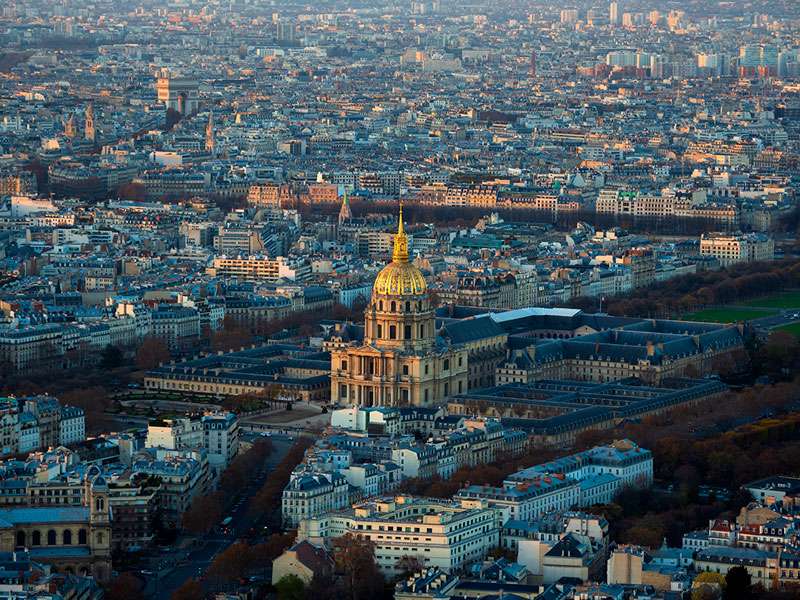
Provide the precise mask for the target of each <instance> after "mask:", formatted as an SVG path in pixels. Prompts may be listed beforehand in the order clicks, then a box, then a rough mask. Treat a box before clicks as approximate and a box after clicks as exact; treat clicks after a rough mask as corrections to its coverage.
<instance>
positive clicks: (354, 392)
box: [331, 207, 467, 406]
mask: <svg viewBox="0 0 800 600" xmlns="http://www.w3.org/2000/svg"><path fill="white" fill-rule="evenodd" d="M466 391H467V352H466V350H460V349H456V348H453V347H452V346H449V345H448V344H446V343H445V342H444V341H443V340H442V339H441V338H437V336H436V325H435V320H434V313H433V308H432V306H431V300H430V296H429V295H428V285H427V283H426V282H425V277H424V276H423V275H422V272H421V271H420V270H419V269H418V268H417V267H416V266H415V265H414V264H413V263H412V262H411V261H410V259H409V250H408V236H407V235H406V233H405V229H404V227H403V209H402V207H401V208H400V223H399V225H398V228H397V234H396V235H395V237H394V250H393V252H392V262H391V263H389V264H388V265H386V266H385V267H384V268H383V269H382V270H381V272H380V273H379V274H378V276H377V277H376V278H375V283H374V285H373V286H372V297H371V299H370V302H369V306H368V307H367V309H366V311H365V315H364V342H363V344H362V345H358V346H356V345H349V346H339V347H338V348H336V349H334V350H333V351H332V352H331V401H332V402H333V403H340V404H350V405H363V406H434V405H437V404H441V403H442V402H443V401H444V400H445V399H446V398H447V397H448V396H451V395H453V394H459V393H462V392H466Z"/></svg>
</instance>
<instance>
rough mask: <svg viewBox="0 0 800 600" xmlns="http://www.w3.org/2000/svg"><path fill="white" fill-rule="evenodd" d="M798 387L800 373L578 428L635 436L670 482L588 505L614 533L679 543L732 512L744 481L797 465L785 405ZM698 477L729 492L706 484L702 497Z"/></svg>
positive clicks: (587, 437) (797, 441) (596, 439)
mask: <svg viewBox="0 0 800 600" xmlns="http://www.w3.org/2000/svg"><path fill="white" fill-rule="evenodd" d="M799 394H800V379H798V380H794V381H790V382H783V383H778V384H776V385H770V386H757V387H752V388H746V389H744V390H742V391H740V392H734V391H731V392H729V393H728V394H726V395H725V396H724V397H723V398H722V399H719V398H717V399H713V400H708V401H706V402H701V403H699V404H697V405H694V406H683V407H678V408H676V409H674V410H672V411H670V412H669V413H666V414H664V415H658V416H654V417H647V418H645V419H642V421H641V422H639V423H626V424H624V425H622V426H620V427H618V428H617V429H614V430H607V431H602V432H589V433H587V434H584V435H582V436H581V437H580V439H579V442H578V443H579V445H581V446H590V445H594V444H598V443H605V442H608V441H610V440H611V439H613V438H619V437H629V438H631V439H634V440H636V441H637V442H638V443H640V444H641V445H642V446H644V447H646V448H649V449H650V450H651V451H652V452H653V463H654V468H655V475H656V478H657V479H658V480H659V481H660V482H661V484H662V485H664V486H666V485H671V486H672V490H673V492H672V493H664V492H659V491H653V490H634V489H628V490H625V491H624V492H623V493H621V494H620V495H619V496H618V497H617V498H616V499H615V501H614V502H613V503H612V504H610V505H606V506H599V507H595V508H594V509H593V510H595V511H596V512H599V513H601V514H603V515H604V516H606V518H607V519H608V520H609V523H610V524H611V530H612V536H613V537H614V539H616V540H618V541H620V542H625V543H635V544H642V545H645V546H650V547H657V546H659V545H660V544H661V542H662V540H663V539H666V540H667V542H669V543H670V544H671V545H679V544H680V542H681V537H682V536H683V534H684V533H685V532H687V531H691V530H694V529H698V528H702V527H705V526H706V525H707V523H708V520H709V519H713V518H717V517H720V516H725V517H728V518H732V517H733V516H735V514H736V513H737V512H738V510H739V509H740V508H741V506H743V505H744V504H746V503H747V502H749V501H750V497H749V494H747V493H746V492H745V491H744V490H742V489H741V486H742V485H743V484H745V483H747V482H748V481H752V480H754V479H758V478H760V477H767V476H770V475H780V474H786V473H797V472H798V471H800V414H798V413H796V412H791V411H792V410H794V408H795V406H796V398H797V397H798V395H799ZM787 411H789V412H787ZM701 484H705V485H711V486H714V487H716V488H721V489H725V490H729V494H730V495H729V499H728V500H727V501H725V502H723V501H721V500H719V499H715V498H714V494H713V491H712V494H711V496H710V497H708V498H707V499H706V500H705V501H701V498H700V496H699V487H700V485H701Z"/></svg>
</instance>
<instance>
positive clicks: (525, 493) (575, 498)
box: [454, 473, 581, 521]
mask: <svg viewBox="0 0 800 600" xmlns="http://www.w3.org/2000/svg"><path fill="white" fill-rule="evenodd" d="M454 498H455V499H456V500H459V501H461V502H467V501H469V500H485V501H486V502H487V503H488V505H489V506H490V507H492V508H498V509H505V510H506V511H507V512H506V513H504V514H507V516H508V518H510V519H515V520H523V521H527V520H529V519H535V518H537V517H539V516H540V515H542V514H544V513H546V512H550V511H563V510H569V509H570V508H574V507H576V506H578V505H579V504H580V502H581V488H580V484H579V483H578V481H576V480H574V479H570V478H568V477H565V476H564V475H562V474H560V473H559V474H555V475H554V476H552V477H551V476H544V477H540V478H538V479H534V480H531V481H529V482H525V483H520V484H518V485H516V486H514V487H511V486H507V487H492V486H483V485H470V486H467V487H465V488H463V489H461V490H459V492H458V493H457V494H456V495H455V496H454Z"/></svg>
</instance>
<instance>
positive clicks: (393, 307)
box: [391, 300, 397, 312]
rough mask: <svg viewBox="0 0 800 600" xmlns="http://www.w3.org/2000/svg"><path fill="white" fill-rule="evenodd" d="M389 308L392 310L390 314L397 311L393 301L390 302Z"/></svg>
mask: <svg viewBox="0 0 800 600" xmlns="http://www.w3.org/2000/svg"><path fill="white" fill-rule="evenodd" d="M391 308H392V312H395V311H397V304H395V302H394V300H392V305H391Z"/></svg>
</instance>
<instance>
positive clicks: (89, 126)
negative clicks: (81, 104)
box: [83, 104, 95, 142]
mask: <svg viewBox="0 0 800 600" xmlns="http://www.w3.org/2000/svg"><path fill="white" fill-rule="evenodd" d="M83 137H84V138H85V139H86V140H87V141H90V142H94V139H95V130H94V106H92V105H91V104H89V105H88V106H87V107H86V120H85V121H84V125H83Z"/></svg>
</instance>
